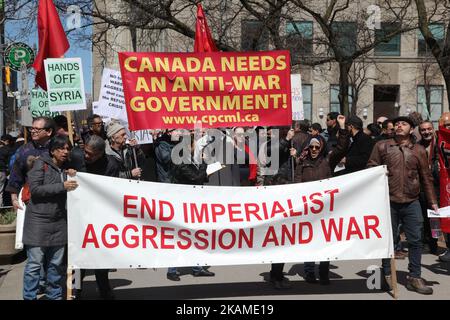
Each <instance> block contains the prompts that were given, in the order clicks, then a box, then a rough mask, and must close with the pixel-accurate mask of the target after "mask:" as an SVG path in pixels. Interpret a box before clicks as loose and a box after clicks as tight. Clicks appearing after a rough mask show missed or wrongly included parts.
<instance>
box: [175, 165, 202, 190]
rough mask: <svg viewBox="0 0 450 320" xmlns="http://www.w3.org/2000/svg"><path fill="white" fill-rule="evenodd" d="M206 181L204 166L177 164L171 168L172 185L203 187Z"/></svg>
mask: <svg viewBox="0 0 450 320" xmlns="http://www.w3.org/2000/svg"><path fill="white" fill-rule="evenodd" d="M207 181H208V177H207V175H206V165H205V164H200V165H196V164H194V163H191V164H184V163H182V164H178V165H174V166H173V171H172V183H177V184H189V185H203V183H205V182H207Z"/></svg>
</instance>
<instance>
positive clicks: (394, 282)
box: [391, 258, 398, 300]
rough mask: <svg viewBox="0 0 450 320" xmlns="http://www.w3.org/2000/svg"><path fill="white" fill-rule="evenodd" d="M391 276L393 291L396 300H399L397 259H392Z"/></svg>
mask: <svg viewBox="0 0 450 320" xmlns="http://www.w3.org/2000/svg"><path fill="white" fill-rule="evenodd" d="M391 276H392V291H393V292H394V299H395V300H397V299H398V286H397V267H396V265H395V258H391Z"/></svg>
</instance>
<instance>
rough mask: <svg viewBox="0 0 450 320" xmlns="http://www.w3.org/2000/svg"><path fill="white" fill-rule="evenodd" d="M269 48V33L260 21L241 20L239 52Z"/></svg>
mask: <svg viewBox="0 0 450 320" xmlns="http://www.w3.org/2000/svg"><path fill="white" fill-rule="evenodd" d="M268 48H269V31H268V30H267V28H265V27H264V24H263V23H262V22H261V21H257V20H242V22H241V50H242V51H260V50H268Z"/></svg>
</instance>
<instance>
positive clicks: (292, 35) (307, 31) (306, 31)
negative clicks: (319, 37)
mask: <svg viewBox="0 0 450 320" xmlns="http://www.w3.org/2000/svg"><path fill="white" fill-rule="evenodd" d="M312 39H313V23H312V21H293V22H288V23H287V24H286V48H287V49H288V50H290V51H291V61H292V63H293V64H295V63H299V62H300V58H301V57H302V56H310V55H312V52H313V46H312Z"/></svg>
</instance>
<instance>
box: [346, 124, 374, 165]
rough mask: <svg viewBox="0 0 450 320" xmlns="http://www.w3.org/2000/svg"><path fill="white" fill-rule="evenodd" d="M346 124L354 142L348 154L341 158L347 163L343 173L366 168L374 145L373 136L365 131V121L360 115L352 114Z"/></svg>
mask: <svg viewBox="0 0 450 320" xmlns="http://www.w3.org/2000/svg"><path fill="white" fill-rule="evenodd" d="M346 126H347V129H348V131H349V132H350V135H351V140H352V143H351V145H350V147H349V149H348V152H347V155H346V156H345V157H344V158H343V159H342V160H341V163H343V164H344V165H345V170H343V171H342V174H347V173H352V172H356V171H359V170H363V169H365V168H366V166H367V161H368V160H369V158H370V154H371V153H372V149H373V146H374V142H373V140H372V138H370V137H369V136H368V135H366V134H365V133H364V132H363V130H362V129H363V122H362V120H361V119H360V118H359V117H357V116H350V117H349V119H348V120H347V122H346Z"/></svg>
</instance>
